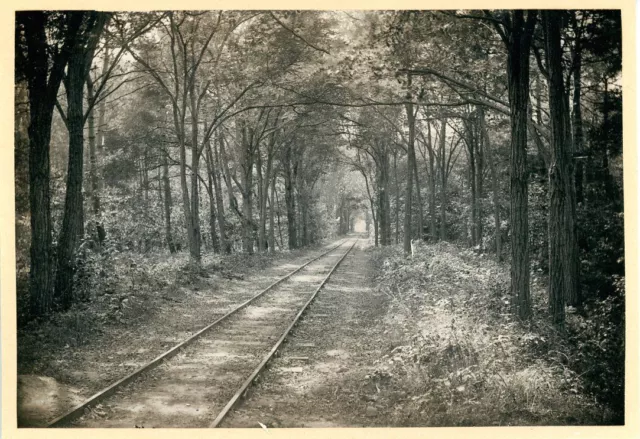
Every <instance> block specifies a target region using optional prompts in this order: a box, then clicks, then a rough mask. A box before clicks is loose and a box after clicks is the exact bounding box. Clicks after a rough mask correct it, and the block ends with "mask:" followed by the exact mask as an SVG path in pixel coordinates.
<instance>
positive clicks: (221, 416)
mask: <svg viewBox="0 0 640 439" xmlns="http://www.w3.org/2000/svg"><path fill="white" fill-rule="evenodd" d="M357 242H358V239H356V240H354V241H353V244H351V247H349V249H348V250H347V251H346V252H345V254H344V255H342V257H341V258H340V260H339V261H338V262H337V263H336V264H335V265H334V266H333V268H332V269H331V271H330V272H329V274H327V276H326V277H325V278H324V279H323V280H322V283H320V285H319V286H318V288H316V290H315V291H314V292H313V294H312V295H311V297H310V298H309V300H308V301H307V302H306V303H305V304H304V306H303V307H302V308H301V309H300V311H299V312H298V314H296V316H295V318H294V319H293V321H292V322H291V324H290V325H289V327H288V328H287V329H286V330H285V331H284V333H283V334H282V336H281V337H280V338H279V339H278V341H277V342H276V344H275V345H274V346H273V347H272V348H271V350H270V351H269V353H268V354H267V355H266V356H265V357H264V358H263V359H262V361H261V362H260V364H259V365H258V366H257V367H256V368H255V369H254V371H253V372H252V373H251V375H249V378H247V379H246V380H245V381H244V382H243V383H242V386H241V387H240V389H239V390H238V391H237V392H236V393H235V394H234V395H233V396H232V397H231V399H230V400H229V402H228V403H227V405H225V406H224V408H223V409H222V411H221V412H220V413H219V414H218V416H217V417H216V419H215V420H214V421H213V422H212V423H211V425H210V428H216V427H218V426H219V425H220V423H221V422H222V420H223V419H224V418H225V417H226V416H227V415H228V414H229V412H230V411H231V410H232V409H233V408H234V407H235V405H236V404H237V403H238V401H239V400H240V398H241V397H242V395H243V394H244V393H245V392H246V391H247V389H248V388H249V386H251V384H252V383H253V382H254V381H255V379H256V377H257V376H258V375H259V374H260V372H262V370H263V369H264V367H265V366H266V365H267V363H268V362H269V360H271V358H273V356H274V355H275V353H276V352H277V351H278V348H280V345H282V343H283V342H284V341H285V340H286V338H287V336H288V335H289V333H290V332H291V330H292V329H293V328H294V326H295V325H296V324H297V323H298V320H299V319H300V317H301V316H302V314H304V312H305V311H306V309H307V308H308V307H309V305H310V304H311V302H313V300H314V299H315V298H316V296H317V295H318V293H319V292H320V290H321V289H322V288H323V287H324V285H325V284H326V283H327V281H328V280H329V278H330V277H331V275H332V274H333V272H334V271H335V270H336V269H337V268H338V266H339V265H340V263H341V262H342V261H343V260H344V259H345V258H346V257H347V255H348V254H349V253H350V252H351V250H352V249H353V247H354V246H355V245H356V243H357Z"/></svg>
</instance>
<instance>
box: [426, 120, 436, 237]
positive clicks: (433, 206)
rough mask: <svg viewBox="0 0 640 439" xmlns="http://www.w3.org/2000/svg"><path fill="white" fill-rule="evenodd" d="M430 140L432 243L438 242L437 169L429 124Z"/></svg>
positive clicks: (430, 227)
mask: <svg viewBox="0 0 640 439" xmlns="http://www.w3.org/2000/svg"><path fill="white" fill-rule="evenodd" d="M427 130H428V131H427V133H428V136H429V137H428V139H427V142H426V147H427V150H428V152H429V235H430V240H431V241H436V234H437V232H436V168H435V153H434V150H433V145H432V144H431V123H430V122H428V123H427Z"/></svg>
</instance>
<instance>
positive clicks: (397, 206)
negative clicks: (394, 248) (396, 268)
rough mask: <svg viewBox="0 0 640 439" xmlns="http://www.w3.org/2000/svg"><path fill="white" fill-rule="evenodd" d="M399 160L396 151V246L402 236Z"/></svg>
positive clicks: (394, 166)
mask: <svg viewBox="0 0 640 439" xmlns="http://www.w3.org/2000/svg"><path fill="white" fill-rule="evenodd" d="M397 158H398V152H397V151H396V150H395V149H394V151H393V181H394V189H395V192H396V206H395V209H394V211H395V216H396V244H398V242H399V236H400V185H399V184H398V166H397Z"/></svg>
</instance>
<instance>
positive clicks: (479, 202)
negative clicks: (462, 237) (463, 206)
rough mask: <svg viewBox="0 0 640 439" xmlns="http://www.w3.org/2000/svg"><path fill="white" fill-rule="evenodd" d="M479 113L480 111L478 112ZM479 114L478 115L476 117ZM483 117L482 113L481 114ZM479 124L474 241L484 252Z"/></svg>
mask: <svg viewBox="0 0 640 439" xmlns="http://www.w3.org/2000/svg"><path fill="white" fill-rule="evenodd" d="M478 111H480V110H478ZM479 115H480V114H479V113H478V116H479ZM482 116H483V117H484V113H483V114H482ZM480 125H481V123H480V122H477V123H476V130H477V133H478V134H477V136H476V139H477V141H476V146H477V147H478V150H477V151H476V182H475V185H476V241H477V245H479V246H480V250H484V249H483V248H482V234H483V230H482V222H483V210H482V200H483V198H484V141H483V137H482V134H481V133H480V128H481V126H480Z"/></svg>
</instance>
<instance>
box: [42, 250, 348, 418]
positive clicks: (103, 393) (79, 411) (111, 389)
mask: <svg viewBox="0 0 640 439" xmlns="http://www.w3.org/2000/svg"><path fill="white" fill-rule="evenodd" d="M345 242H347V239H345V240H343V241H342V242H341V243H340V244H338V245H336V246H334V247H332V248H331V249H329V250H327V251H326V252H324V253H322V254H320V255H319V256H316V257H315V258H313V259H311V260H309V261H307V262H305V263H304V264H302V265H300V266H299V267H298V268H296V269H295V270H293V271H291V272H290V273H288V274H286V275H285V276H283V277H281V278H280V279H278V280H277V281H275V282H273V283H272V284H271V285H269V286H268V287H267V288H265V289H264V290H262V291H260V292H259V293H258V294H256V295H254V296H253V297H251V298H250V299H248V300H246V301H245V302H243V303H241V304H240V305H239V306H237V307H236V308H234V309H232V310H231V311H229V312H228V313H226V314H225V315H223V316H222V317H219V318H218V319H216V320H215V321H214V322H213V323H210V324H209V325H207V326H205V327H204V328H202V329H200V330H199V331H198V332H196V333H195V334H193V335H192V336H190V337H189V338H187V339H186V340H184V341H182V342H180V343H178V344H177V345H175V346H174V347H172V348H171V349H169V350H168V351H166V352H164V353H162V354H160V355H159V356H157V357H156V358H154V359H153V360H151V361H150V362H148V363H146V364H145V365H143V366H141V367H140V368H138V369H136V370H135V371H133V372H131V373H130V374H129V375H127V376H125V377H124V378H122V379H120V380H118V381H116V382H115V383H112V384H110V385H109V386H108V387H106V388H104V389H102V390H100V391H99V392H98V393H96V394H94V395H93V396H91V397H90V398H88V399H87V400H85V401H84V402H82V403H80V404H78V405H76V406H75V407H73V408H72V409H70V410H69V411H67V412H66V413H64V414H63V415H61V416H58V417H57V418H55V419H54V420H52V421H50V422H49V423H48V424H47V425H46V426H45V428H53V427H60V426H62V425H65V424H67V423H69V422H72V421H73V420H75V419H77V418H79V417H80V416H82V415H83V414H84V411H85V409H87V408H90V407H92V406H94V405H95V404H97V403H98V402H100V401H102V400H104V399H105V398H107V397H109V396H111V395H113V394H114V393H115V391H116V390H117V389H118V388H120V387H122V386H124V385H125V384H128V383H130V382H131V381H133V380H135V379H136V378H138V376H140V375H141V374H142V373H144V372H147V371H149V370H151V369H153V368H154V367H155V366H157V365H158V364H160V363H161V362H162V361H163V360H167V359H169V358H171V357H173V356H174V355H176V354H177V353H178V352H179V351H180V350H181V349H182V348H184V347H186V346H188V345H190V344H191V343H193V342H194V341H195V340H196V339H198V338H199V337H200V336H201V335H203V334H204V333H206V332H207V331H209V330H210V329H211V328H213V327H215V326H217V325H218V324H220V323H221V322H222V321H224V320H226V319H227V318H229V317H230V316H232V315H233V314H235V313H237V312H238V311H240V310H242V309H244V308H245V307H246V306H247V305H249V304H250V303H252V302H253V301H255V300H256V299H258V298H259V297H261V296H262V295H264V294H265V293H267V292H268V291H271V290H272V289H273V288H274V287H276V286H278V285H280V284H281V283H282V282H284V281H286V280H287V279H289V278H290V277H291V276H293V275H294V274H296V273H297V272H299V271H300V270H302V269H303V268H304V267H306V266H307V265H309V264H311V263H312V262H315V261H317V260H318V259H320V258H322V257H324V256H326V255H328V254H329V253H331V252H332V251H334V250H335V249H337V248H338V247H340V246H342V245H343V244H344V243H345ZM352 247H353V246H352Z"/></svg>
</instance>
